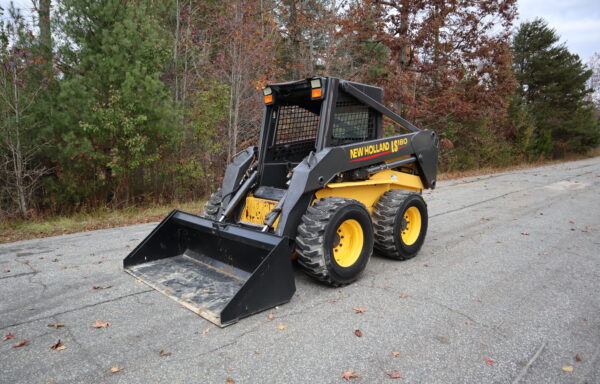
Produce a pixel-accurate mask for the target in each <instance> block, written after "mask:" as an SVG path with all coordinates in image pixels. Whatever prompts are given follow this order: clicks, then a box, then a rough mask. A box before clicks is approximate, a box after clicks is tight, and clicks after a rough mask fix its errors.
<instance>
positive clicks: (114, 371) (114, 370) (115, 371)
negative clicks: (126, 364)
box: [110, 366, 123, 373]
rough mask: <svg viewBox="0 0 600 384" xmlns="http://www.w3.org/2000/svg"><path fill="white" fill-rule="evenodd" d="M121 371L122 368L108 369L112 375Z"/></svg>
mask: <svg viewBox="0 0 600 384" xmlns="http://www.w3.org/2000/svg"><path fill="white" fill-rule="evenodd" d="M122 370H123V367H116V366H115V367H112V368H111V369H110V371H111V372H112V373H117V372H121V371H122Z"/></svg>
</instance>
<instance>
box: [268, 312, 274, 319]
mask: <svg viewBox="0 0 600 384" xmlns="http://www.w3.org/2000/svg"><path fill="white" fill-rule="evenodd" d="M274 318H275V316H273V314H272V313H269V316H267V319H269V320H273V319H274Z"/></svg>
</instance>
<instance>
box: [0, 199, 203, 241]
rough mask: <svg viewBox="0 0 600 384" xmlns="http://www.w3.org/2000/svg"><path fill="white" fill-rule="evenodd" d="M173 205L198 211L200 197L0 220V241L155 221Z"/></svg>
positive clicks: (198, 212) (161, 217)
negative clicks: (116, 208)
mask: <svg viewBox="0 0 600 384" xmlns="http://www.w3.org/2000/svg"><path fill="white" fill-rule="evenodd" d="M174 208H176V209H180V210H182V211H185V212H189V213H194V214H200V213H201V212H202V210H203V208H204V201H203V200H202V201H196V202H187V203H171V204H165V205H154V206H150V207H144V208H135V207H132V208H126V209H123V210H111V209H109V208H102V209H97V210H94V211H90V212H82V213H77V214H75V215H72V216H51V217H44V218H39V219H33V220H12V221H8V222H0V244H2V243H10V242H13V241H20V240H28V239H35V238H39V237H48V236H57V235H64V234H67V233H75V232H85V231H93V230H96V229H106V228H115V227H123V226H127V225H134V224H142V223H151V222H156V221H160V220H162V219H163V218H164V217H165V216H166V215H167V214H168V213H169V212H171V211H172V210H173V209H174Z"/></svg>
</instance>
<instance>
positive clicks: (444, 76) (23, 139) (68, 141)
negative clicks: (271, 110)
mask: <svg viewBox="0 0 600 384" xmlns="http://www.w3.org/2000/svg"><path fill="white" fill-rule="evenodd" d="M0 12H2V13H3V14H2V18H1V19H0V20H2V21H1V22H0V23H1V24H0V69H1V71H0V77H1V80H2V82H0V96H2V99H3V100H4V102H3V103H2V106H0V122H1V124H0V126H1V128H2V131H1V132H0V133H1V135H0V136H1V139H2V140H1V141H0V158H1V160H2V161H0V165H2V167H1V168H0V217H15V216H20V217H32V216H35V215H39V214H45V213H70V212H75V211H81V210H86V209H89V208H97V207H104V206H108V207H109V208H124V207H127V206H131V205H140V204H147V203H154V202H162V203H165V202H166V203H169V202H173V201H176V200H191V199H194V200H196V199H200V198H203V197H205V196H206V195H207V194H208V193H209V192H210V191H211V190H214V189H215V188H216V186H217V185H218V184H219V183H220V181H221V178H222V175H223V171H224V168H225V166H226V164H227V163H228V161H230V160H231V158H232V156H233V155H234V154H235V153H236V152H237V151H239V150H241V149H243V148H244V147H247V146H249V145H253V144H256V141H257V136H258V132H259V129H260V124H261V119H262V103H261V93H260V89H261V87H262V86H263V85H264V84H266V83H268V82H273V81H287V80H293V79H299V78H305V77H309V76H313V75H326V76H337V77H340V78H345V79H349V80H353V81H360V82H365V83H369V84H374V85H378V86H381V87H383V88H384V89H385V103H386V104H387V105H388V106H389V107H390V108H392V109H393V110H395V111H396V112H398V113H400V114H401V115H402V116H403V117H405V118H407V119H408V120H410V121H412V122H414V123H415V124H416V125H417V126H420V127H423V128H429V129H433V130H435V131H436V132H437V133H438V134H439V136H440V137H441V143H442V152H441V158H440V167H441V169H442V170H456V169H459V170H460V169H469V168H476V167H480V166H498V165H505V164H508V163H511V162H514V161H515V159H518V160H519V161H526V160H532V159H533V160H535V159H538V158H540V157H544V158H548V157H561V156H564V155H566V154H568V153H570V152H583V151H585V150H587V149H589V148H593V147H595V146H596V145H597V144H598V141H599V140H600V139H599V138H598V136H599V135H598V123H597V120H596V117H595V116H594V115H593V113H592V112H593V109H592V106H591V104H590V103H589V102H587V101H586V100H588V96H589V95H588V93H589V92H587V89H586V88H585V81H586V80H587V79H588V78H589V77H590V76H591V73H588V72H587V71H586V69H585V68H584V67H583V66H582V65H580V64H581V63H580V61H578V60H579V58H577V57H576V56H575V55H571V54H570V53H568V52H566V53H565V52H562V51H560V50H559V51H556V52H555V50H556V49H558V48H556V42H557V40H558V37H556V36H555V35H554V37H555V38H556V39H555V40H552V39H551V40H552V41H551V42H550V44H549V45H547V46H540V47H539V50H546V51H545V52H546V53H547V57H548V58H549V60H550V59H552V60H556V61H555V62H553V64H552V67H556V66H560V65H564V66H567V67H568V68H570V69H567V70H564V68H563V70H559V69H556V70H554V71H550V70H549V71H548V73H549V76H550V77H551V81H550V82H548V83H543V82H542V83H535V81H534V80H535V79H532V78H528V77H527V76H525V75H526V73H525V72H523V71H520V70H521V69H522V68H521V66H520V64H519V62H516V61H515V57H517V58H518V59H519V60H521V59H523V60H527V57H525V56H523V55H524V54H530V55H535V54H536V50H535V49H536V48H535V47H534V46H535V41H536V40H535V36H534V37H532V38H530V39H529V40H527V39H525V40H524V39H520V40H519V39H518V38H517V37H518V36H517V37H515V36H513V35H512V33H513V32H514V30H515V26H514V25H513V23H514V21H515V17H516V14H517V2H516V0H478V1H474V0H455V1H442V0H350V1H340V0H277V1H276V0H243V1H242V0H231V1H217V0H205V1H192V0H178V1H159V0H149V1H146V2H141V3H140V2H122V1H118V0H104V1H101V2H94V3H93V4H92V3H90V2H88V1H85V0H63V1H61V2H51V1H49V0H47V1H42V2H40V3H39V7H38V8H35V9H33V10H24V11H23V12H19V11H18V10H16V9H14V8H10V9H6V10H2V11H0ZM40 15H41V17H40ZM28 18H31V20H30V19H28ZM529 30H532V31H533V32H532V33H534V35H535V33H537V34H538V35H540V34H543V33H546V34H547V31H544V30H543V28H542V29H540V28H538V31H537V32H536V30H535V28H533V29H532V28H529ZM516 43H518V44H521V45H519V47H521V48H519V49H520V51H519V52H516V51H515V47H516V46H517V45H516ZM522 43H523V44H525V46H526V47H527V48H528V49H527V50H525V49H522V47H523V45H522ZM553 44H554V45H553ZM540 52H541V51H540ZM569 55H571V56H569ZM567 67H565V68H567ZM569 73H574V75H573V76H574V77H569V76H568V74H569ZM575 78H576V79H577V82H576V83H577V84H576V85H575V86H573V87H576V88H577V89H575V88H572V89H567V88H568V87H566V86H565V87H566V88H565V87H563V88H561V89H562V90H563V91H562V92H563V93H568V94H569V95H575V96H574V97H575V99H576V100H575V102H574V103H571V104H569V107H568V108H567V107H565V108H563V107H564V103H565V100H566V99H565V98H560V94H554V95H553V96H552V100H553V103H554V104H543V103H541V102H539V100H540V99H536V98H528V97H529V96H531V92H529V93H527V92H526V89H527V87H538V88H539V89H541V91H542V92H553V90H552V89H550V88H549V84H550V83H551V82H552V80H555V81H558V82H562V83H561V84H567V83H568V84H574V82H573V81H570V80H569V79H571V80H573V79H575ZM529 89H531V88H529ZM544 100H546V99H544ZM557 106H558V107H557ZM545 110H550V111H553V112H556V113H553V114H552V121H551V122H550V121H549V120H548V119H547V118H546V117H545V116H546V115H545V114H544V112H543V111H545ZM559 112H560V113H559ZM565 122H568V124H565ZM564 127H567V128H564ZM395 129H397V128H395V126H393V125H389V126H388V125H386V131H387V132H388V133H393V132H394V130H395Z"/></svg>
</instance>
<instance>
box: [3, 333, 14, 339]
mask: <svg viewBox="0 0 600 384" xmlns="http://www.w3.org/2000/svg"><path fill="white" fill-rule="evenodd" d="M14 338H15V335H13V334H12V333H10V332H9V333H7V334H6V335H4V337H3V338H2V340H10V339H14Z"/></svg>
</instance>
